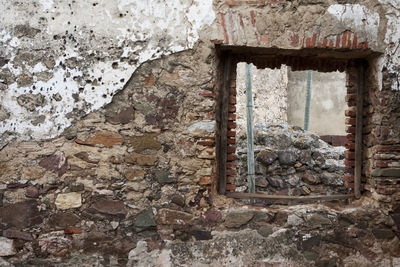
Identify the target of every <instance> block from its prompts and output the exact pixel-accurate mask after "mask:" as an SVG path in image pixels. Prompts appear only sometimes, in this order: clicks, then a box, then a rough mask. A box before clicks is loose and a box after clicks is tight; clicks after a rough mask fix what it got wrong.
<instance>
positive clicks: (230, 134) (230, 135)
mask: <svg viewBox="0 0 400 267" xmlns="http://www.w3.org/2000/svg"><path fill="white" fill-rule="evenodd" d="M228 136H229V137H235V136H236V131H228Z"/></svg>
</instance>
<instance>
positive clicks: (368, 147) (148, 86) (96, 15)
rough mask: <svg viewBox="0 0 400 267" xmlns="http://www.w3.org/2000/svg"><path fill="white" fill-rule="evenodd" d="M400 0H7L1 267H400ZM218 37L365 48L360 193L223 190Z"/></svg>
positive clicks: (324, 49)
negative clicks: (242, 194) (302, 200)
mask: <svg viewBox="0 0 400 267" xmlns="http://www.w3.org/2000/svg"><path fill="white" fill-rule="evenodd" d="M398 7H399V5H398V0H372V1H371V0H368V1H366V0H365V1H335V0H328V1H315V0H308V1H285V0H256V1H239V0H232V1H231V0H226V1H225V0H214V1H211V0H207V1H185V0H173V1H132V0H125V1H122V0H121V1H86V2H82V1H66V0H53V1H5V0H3V1H1V11H2V12H0V18H1V19H0V25H1V27H0V43H1V46H0V99H1V107H0V134H1V145H0V147H1V150H0V199H1V202H0V235H1V237H0V265H1V266H126V265H128V266H189V265H194V266H196V265H197V266H204V265H206V266H207V265H210V266H220V265H222V266H226V265H232V266H249V265H250V266H257V265H258V266H355V265H358V266H399V265H400V239H399V228H400V208H399V202H400V189H399V183H398V181H399V177H400V168H399V158H400V154H399V153H400V148H399V144H400V138H399V136H400V133H399V129H400V128H399V127H398V126H399V119H398V118H399V117H400V109H399V99H400V93H399V91H400V85H399V73H398V71H399V63H400V51H399V49H398V46H399V45H400V41H399V38H400V27H399V25H400V21H399V17H400V10H399V8H398ZM216 46H218V47H221V46H222V47H224V48H226V49H230V48H231V47H232V48H233V47H236V48H237V47H239V48H243V47H247V48H248V50H246V51H248V53H250V52H251V51H252V50H253V49H254V48H264V49H266V50H265V51H269V49H275V50H274V51H276V49H280V50H282V51H283V50H284V51H288V50H290V51H299V54H303V53H305V54H307V53H308V52H311V51H320V52H319V54H318V56H319V57H323V56H324V53H330V55H331V56H332V55H333V56H335V57H342V58H343V57H344V58H346V57H347V56H348V55H353V57H360V58H363V59H364V60H365V61H366V62H368V65H367V68H366V74H367V78H368V83H367V91H366V92H365V93H364V95H363V98H364V116H363V119H364V127H363V132H364V137H363V152H364V161H363V174H364V176H363V195H362V198H361V199H360V200H349V201H346V202H344V201H342V202H339V201H336V202H332V203H329V204H322V203H309V204H303V205H289V206H280V205H271V203H262V202H257V203H256V205H245V204H241V203H238V202H236V200H234V199H233V198H228V197H226V196H225V195H219V194H217V193H216V190H215V189H216V186H217V183H218V181H217V179H218V177H217V160H216V152H217V151H216V141H218V139H217V137H218V135H217V129H218V126H219V122H218V119H219V118H217V117H216V112H215V111H216V110H218V103H219V102H218V101H219V94H220V78H219V77H220V73H219V70H220V64H219V63H220V61H221V60H222V59H221V58H220V56H219V55H220V53H219V52H218V49H216ZM263 51H264V50H263ZM307 51H308V52H307ZM311 53H314V52H311ZM351 53H353V54H351ZM354 55H357V56H354ZM316 68H317V66H316ZM351 68H352V66H351V64H350V65H349V67H348V69H346V70H348V71H349V72H348V73H350V74H348V79H347V80H348V84H347V90H348V95H347V101H348V102H349V103H350V107H351V108H349V109H348V110H347V111H346V116H347V120H346V124H348V125H350V126H351V125H355V119H354V110H355V109H354V105H353V104H354V99H355V95H354V92H353V91H352V89H353V88H355V87H356V85H357V83H358V80H357V77H353V76H354V75H353V74H354V73H356V72H354V71H351ZM351 75H353V76H351ZM349 76H351V77H349ZM233 117H234V114H233V115H232V118H233ZM217 122H218V123H217ZM231 126H232V125H231ZM228 127H229V125H228ZM347 130H348V132H349V135H350V137H351V136H353V135H352V133H353V130H354V127H348V129H347ZM216 139H217V140H216ZM353 145H354V143H352V141H351V140H349V143H348V147H349V149H350V150H349V151H348V153H347V154H345V156H346V160H347V161H345V163H346V162H347V165H350V166H351V164H354V160H353V159H352V158H354V153H351V149H352V146H353ZM353 148H354V147H353ZM345 179H348V180H345V182H344V183H345V186H346V190H348V189H349V188H350V189H351V187H352V176H351V175H348V176H345ZM350 192H351V191H350Z"/></svg>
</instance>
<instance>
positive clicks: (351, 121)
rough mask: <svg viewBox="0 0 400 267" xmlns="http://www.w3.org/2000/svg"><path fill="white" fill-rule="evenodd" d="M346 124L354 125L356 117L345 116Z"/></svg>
mask: <svg viewBox="0 0 400 267" xmlns="http://www.w3.org/2000/svg"><path fill="white" fill-rule="evenodd" d="M345 123H346V124H350V125H352V126H355V125H356V118H346V122H345Z"/></svg>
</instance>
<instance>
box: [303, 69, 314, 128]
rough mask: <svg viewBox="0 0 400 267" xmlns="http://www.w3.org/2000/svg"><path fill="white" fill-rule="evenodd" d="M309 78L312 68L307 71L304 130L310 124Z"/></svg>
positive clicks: (310, 77) (310, 78)
mask: <svg viewBox="0 0 400 267" xmlns="http://www.w3.org/2000/svg"><path fill="white" fill-rule="evenodd" d="M311 80H312V70H309V71H307V90H306V106H305V109H304V130H308V129H309V126H310V108H311V93H312V91H311Z"/></svg>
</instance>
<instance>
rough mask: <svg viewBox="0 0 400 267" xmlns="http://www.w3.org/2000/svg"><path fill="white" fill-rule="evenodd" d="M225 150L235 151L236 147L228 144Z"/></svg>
mask: <svg viewBox="0 0 400 267" xmlns="http://www.w3.org/2000/svg"><path fill="white" fill-rule="evenodd" d="M227 152H228V153H236V147H235V146H228V148H227Z"/></svg>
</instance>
